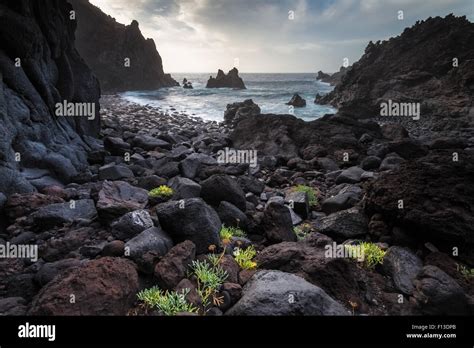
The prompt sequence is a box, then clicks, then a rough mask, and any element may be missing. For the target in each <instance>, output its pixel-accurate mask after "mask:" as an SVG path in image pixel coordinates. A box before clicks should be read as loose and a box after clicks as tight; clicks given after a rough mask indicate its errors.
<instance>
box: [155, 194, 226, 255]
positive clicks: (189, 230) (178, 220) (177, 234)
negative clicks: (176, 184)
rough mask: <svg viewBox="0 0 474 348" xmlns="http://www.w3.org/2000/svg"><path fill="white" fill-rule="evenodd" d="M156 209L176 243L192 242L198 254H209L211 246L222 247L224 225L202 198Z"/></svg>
mask: <svg viewBox="0 0 474 348" xmlns="http://www.w3.org/2000/svg"><path fill="white" fill-rule="evenodd" d="M155 209H156V215H157V216H158V219H159V221H160V224H161V226H162V227H163V229H164V230H165V231H166V232H168V233H169V235H170V236H171V238H172V239H173V241H174V242H175V243H181V242H184V241H185V240H190V241H192V242H193V243H194V244H195V245H196V252H197V253H198V254H203V253H207V252H209V247H210V246H211V245H214V246H219V245H220V237H219V232H220V230H221V226H222V223H221V220H220V219H219V215H217V213H216V212H215V210H214V209H212V208H211V207H210V206H209V205H207V204H206V203H205V202H204V201H203V200H202V199H201V198H188V199H184V200H182V201H170V202H166V203H162V204H159V205H157V206H156V208H155Z"/></svg>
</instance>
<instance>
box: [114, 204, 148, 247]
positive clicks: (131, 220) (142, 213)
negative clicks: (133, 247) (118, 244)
mask: <svg viewBox="0 0 474 348" xmlns="http://www.w3.org/2000/svg"><path fill="white" fill-rule="evenodd" d="M151 227H153V220H152V218H151V216H150V213H149V212H148V211H146V210H135V211H132V212H130V213H127V214H125V215H123V216H122V217H120V218H119V219H118V220H117V221H115V222H113V223H112V225H111V228H112V235H113V236H114V237H115V238H117V239H120V240H127V239H129V238H132V237H134V236H136V235H137V234H139V233H140V232H143V231H145V230H146V229H149V228H151Z"/></svg>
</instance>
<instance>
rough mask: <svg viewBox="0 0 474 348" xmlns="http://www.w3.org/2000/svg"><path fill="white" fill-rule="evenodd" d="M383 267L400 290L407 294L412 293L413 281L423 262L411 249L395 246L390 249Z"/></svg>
mask: <svg viewBox="0 0 474 348" xmlns="http://www.w3.org/2000/svg"><path fill="white" fill-rule="evenodd" d="M382 267H383V270H384V271H385V272H386V273H387V274H388V275H389V276H390V277H391V278H392V279H393V282H394V284H395V287H396V288H397V289H398V290H400V291H401V292H402V293H404V294H406V295H412V294H413V289H414V286H413V281H414V280H415V278H416V276H417V275H418V273H420V271H421V269H422V268H423V262H422V261H421V260H420V258H419V257H418V256H416V255H415V254H413V253H412V252H411V251H410V250H409V249H405V248H401V247H398V246H393V247H391V248H389V249H388V251H387V254H386V255H385V257H384V260H383V264H382Z"/></svg>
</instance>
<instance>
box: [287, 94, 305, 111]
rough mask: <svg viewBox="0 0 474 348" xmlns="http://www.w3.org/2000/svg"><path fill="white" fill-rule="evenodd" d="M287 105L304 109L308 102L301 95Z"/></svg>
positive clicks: (293, 98) (294, 96)
mask: <svg viewBox="0 0 474 348" xmlns="http://www.w3.org/2000/svg"><path fill="white" fill-rule="evenodd" d="M286 105H292V106H294V107H297V108H302V107H305V106H306V100H304V99H303V98H302V97H301V96H300V95H299V94H295V95H293V97H292V98H291V100H290V101H289V102H288V103H286Z"/></svg>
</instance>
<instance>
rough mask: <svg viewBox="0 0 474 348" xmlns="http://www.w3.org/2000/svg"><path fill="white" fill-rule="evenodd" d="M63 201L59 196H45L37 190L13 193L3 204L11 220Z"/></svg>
mask: <svg viewBox="0 0 474 348" xmlns="http://www.w3.org/2000/svg"><path fill="white" fill-rule="evenodd" d="M63 202H64V200H63V199H62V198H60V197H55V196H47V195H44V194H42V193H37V192H33V193H23V194H13V195H11V196H10V197H9V198H8V200H7V203H6V204H5V212H6V214H7V216H8V217H9V218H10V219H11V220H14V219H16V218H18V217H21V216H25V215H29V214H31V213H32V212H34V211H36V210H37V209H38V208H40V207H42V206H45V205H50V204H54V203H63Z"/></svg>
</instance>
